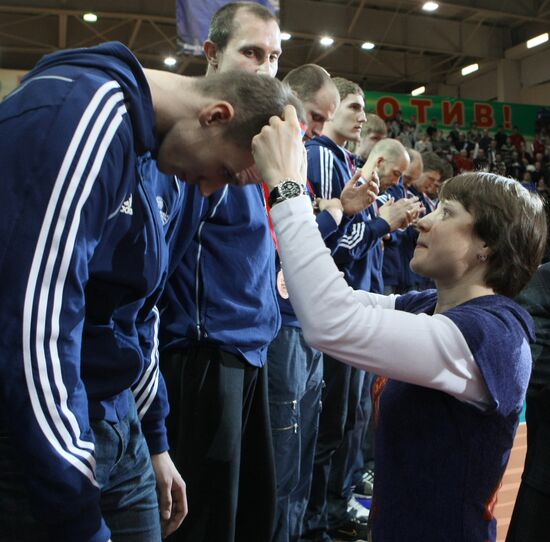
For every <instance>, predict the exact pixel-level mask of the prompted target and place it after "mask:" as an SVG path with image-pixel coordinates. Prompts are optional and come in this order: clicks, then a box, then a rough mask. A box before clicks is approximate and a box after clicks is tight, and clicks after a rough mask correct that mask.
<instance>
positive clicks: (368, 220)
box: [306, 136, 389, 291]
mask: <svg viewBox="0 0 550 542" xmlns="http://www.w3.org/2000/svg"><path fill="white" fill-rule="evenodd" d="M306 150H307V159H308V164H307V176H308V180H309V181H310V183H311V185H312V187H313V190H314V192H315V194H316V195H318V196H320V197H322V198H326V199H330V198H337V197H339V196H340V194H341V192H342V189H343V188H344V186H345V184H346V183H347V182H348V181H349V179H351V177H352V175H353V156H352V155H351V154H350V153H349V152H348V151H346V150H345V149H343V148H342V147H339V146H338V145H337V144H336V143H334V141H332V140H331V139H330V138H328V137H326V136H320V137H315V138H313V139H311V140H310V141H308V142H307V143H306ZM342 230H343V231H342ZM388 232H389V224H388V223H387V222H386V221H385V220H384V219H382V218H380V217H375V218H374V219H373V218H372V217H371V216H370V214H369V212H368V211H362V212H361V213H358V214H357V215H356V216H355V217H354V218H353V219H352V220H351V221H349V222H348V221H344V222H343V224H342V225H341V226H340V228H339V229H338V231H337V232H336V233H335V234H333V235H332V236H329V237H328V238H327V239H325V243H326V244H327V246H328V247H329V248H330V249H331V251H332V256H333V258H334V261H335V262H336V265H337V266H338V268H339V269H340V270H341V271H343V273H344V277H345V279H346V281H347V283H348V284H349V285H350V286H352V287H353V288H355V289H361V290H366V291H369V290H370V288H371V260H370V258H369V257H368V252H369V250H370V249H371V248H373V246H375V245H376V243H377V242H378V240H379V239H380V238H381V237H383V236H384V235H385V234H386V233H388Z"/></svg>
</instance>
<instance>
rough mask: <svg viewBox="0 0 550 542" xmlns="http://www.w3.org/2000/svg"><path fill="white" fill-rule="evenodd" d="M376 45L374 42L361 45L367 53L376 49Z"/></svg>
mask: <svg viewBox="0 0 550 542" xmlns="http://www.w3.org/2000/svg"><path fill="white" fill-rule="evenodd" d="M374 47H375V45H374V43H372V41H366V42H365V43H363V45H361V49H365V51H370V50H371V49H374Z"/></svg>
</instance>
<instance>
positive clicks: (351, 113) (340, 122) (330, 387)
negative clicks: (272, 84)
mask: <svg viewBox="0 0 550 542" xmlns="http://www.w3.org/2000/svg"><path fill="white" fill-rule="evenodd" d="M333 82H334V83H335V84H336V86H337V88H338V91H339V94H340V106H339V108H338V109H337V111H336V113H335V115H334V119H333V121H332V122H331V123H330V124H327V125H326V127H325V132H326V131H327V130H328V135H330V137H328V135H322V136H320V137H316V138H314V139H312V140H311V141H308V142H307V144H306V149H307V153H308V179H309V181H310V183H311V185H312V187H313V191H314V192H315V193H316V194H317V195H318V196H319V197H322V198H325V199H331V198H334V197H339V196H340V194H341V192H342V190H343V188H344V186H345V184H346V183H347V182H348V181H349V180H350V179H351V177H352V176H353V173H354V161H353V157H352V155H351V153H349V152H348V151H347V150H345V149H344V148H343V146H344V144H345V143H346V141H349V140H357V139H358V138H359V136H360V133H361V127H362V125H363V123H364V122H365V113H364V100H363V92H362V91H361V89H360V88H359V87H358V86H357V85H355V84H354V83H351V82H349V81H346V80H343V79H340V78H334V79H333ZM345 227H346V228H347V229H345V230H344V231H337V232H335V233H334V234H333V235H332V236H329V237H327V238H326V239H325V242H326V244H327V246H328V247H329V248H330V249H331V250H332V253H333V257H334V260H335V262H336V263H337V265H338V267H339V268H340V269H341V270H342V271H343V272H344V275H345V277H346V280H347V281H348V283H349V284H352V285H353V286H354V287H356V288H357V287H366V288H367V289H368V287H369V286H370V284H366V283H365V281H368V282H370V272H369V270H368V260H367V258H365V257H360V256H361V255H362V256H364V255H366V250H368V248H370V246H368V241H366V239H367V238H369V239H371V238H372V243H374V240H375V239H378V238H379V237H381V236H382V235H384V234H385V233H387V231H389V226H388V224H387V223H386V222H385V221H384V220H382V219H380V220H379V221H370V220H369V217H368V215H367V213H366V212H365V211H363V212H361V213H359V214H358V215H357V216H356V217H355V218H354V219H352V220H351V222H349V223H347V224H346V225H345ZM363 250H365V253H364V254H359V252H360V251H363ZM323 364H324V368H323V372H324V380H325V383H326V388H325V392H324V394H323V410H322V412H321V417H320V422H319V435H318V440H317V448H316V450H315V459H314V470H313V481H312V487H311V493H310V498H309V502H308V506H307V510H306V513H305V518H304V528H303V535H302V537H303V538H304V539H307V540H315V541H319V542H324V541H325V540H327V541H328V540H330V537H329V535H328V532H327V529H328V517H327V513H328V510H327V489H328V481H329V476H330V470H331V463H332V457H333V455H334V452H335V451H336V450H337V448H338V447H339V446H340V444H341V442H342V440H343V437H344V431H345V427H346V423H348V425H349V422H347V420H348V418H352V417H353V413H354V412H355V407H354V406H350V407H349V408H348V398H349V396H350V380H351V373H352V370H351V368H350V367H347V366H346V365H344V364H342V363H341V362H339V361H337V360H334V359H332V358H330V357H329V356H324V360H323ZM358 386H359V384H358ZM357 395H358V394H357Z"/></svg>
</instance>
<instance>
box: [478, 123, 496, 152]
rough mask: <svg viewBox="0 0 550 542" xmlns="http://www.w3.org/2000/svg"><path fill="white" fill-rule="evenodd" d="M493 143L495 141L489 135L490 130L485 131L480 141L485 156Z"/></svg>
mask: <svg viewBox="0 0 550 542" xmlns="http://www.w3.org/2000/svg"><path fill="white" fill-rule="evenodd" d="M492 141H493V138H492V137H491V135H490V134H489V130H487V129H485V130H483V134H482V136H481V138H480V140H479V148H480V149H483V150H484V151H485V154H487V152H488V151H489V147H490V146H491V142H492Z"/></svg>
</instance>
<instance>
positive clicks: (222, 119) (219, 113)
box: [199, 101, 235, 126]
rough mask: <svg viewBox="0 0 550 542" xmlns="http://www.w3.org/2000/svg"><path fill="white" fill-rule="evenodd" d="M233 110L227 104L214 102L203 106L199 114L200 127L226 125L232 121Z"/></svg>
mask: <svg viewBox="0 0 550 542" xmlns="http://www.w3.org/2000/svg"><path fill="white" fill-rule="evenodd" d="M234 116H235V110H234V109H233V106H232V105H231V104H230V103H229V102H223V101H222V102H214V103H211V104H210V105H206V106H204V107H203V108H202V109H201V111H200V112H199V122H200V124H201V126H212V125H214V124H227V123H229V122H231V120H233V117H234Z"/></svg>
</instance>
